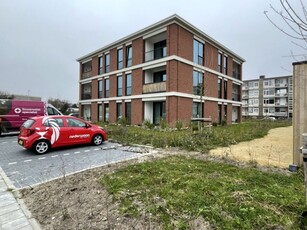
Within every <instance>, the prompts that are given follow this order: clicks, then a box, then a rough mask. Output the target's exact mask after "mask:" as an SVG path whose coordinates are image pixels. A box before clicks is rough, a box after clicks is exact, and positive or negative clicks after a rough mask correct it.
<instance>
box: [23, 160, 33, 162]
mask: <svg viewBox="0 0 307 230" xmlns="http://www.w3.org/2000/svg"><path fill="white" fill-rule="evenodd" d="M30 161H32V160H25V161H24V162H30Z"/></svg>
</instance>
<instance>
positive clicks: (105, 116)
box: [104, 104, 109, 122]
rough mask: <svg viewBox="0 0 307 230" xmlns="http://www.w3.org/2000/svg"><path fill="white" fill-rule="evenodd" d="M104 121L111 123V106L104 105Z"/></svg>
mask: <svg viewBox="0 0 307 230" xmlns="http://www.w3.org/2000/svg"><path fill="white" fill-rule="evenodd" d="M104 121H105V122H108V121H109V104H104Z"/></svg>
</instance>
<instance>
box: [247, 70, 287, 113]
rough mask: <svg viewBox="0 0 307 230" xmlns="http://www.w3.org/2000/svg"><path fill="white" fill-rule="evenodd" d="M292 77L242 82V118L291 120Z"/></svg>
mask: <svg viewBox="0 0 307 230" xmlns="http://www.w3.org/2000/svg"><path fill="white" fill-rule="evenodd" d="M292 94H293V92H292V76H278V77H269V78H266V77H265V76H264V75H262V76H260V77H259V79H251V80H246V81H244V82H243V88H242V106H243V111H242V115H243V117H247V118H248V117H255V118H263V117H275V118H292V113H293V97H292Z"/></svg>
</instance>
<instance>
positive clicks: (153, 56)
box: [145, 46, 166, 62]
mask: <svg viewBox="0 0 307 230" xmlns="http://www.w3.org/2000/svg"><path fill="white" fill-rule="evenodd" d="M164 57H166V46H165V47H160V48H157V49H154V50H150V51H147V52H146V53H145V62H148V61H153V60H157V59H160V58H164Z"/></svg>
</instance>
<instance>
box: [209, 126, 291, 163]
mask: <svg viewBox="0 0 307 230" xmlns="http://www.w3.org/2000/svg"><path fill="white" fill-rule="evenodd" d="M210 154H212V155H215V156H221V157H228V158H230V159H233V160H237V161H244V162H257V163H258V164H260V165H264V166H276V167H279V168H288V167H289V164H292V163H293V126H289V127H282V128H276V129H271V130H270V131H269V133H268V135H267V136H265V137H263V138H259V139H255V140H252V141H248V142H241V143H239V144H237V145H231V146H229V147H225V148H218V149H214V150H211V151H210Z"/></svg>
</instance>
